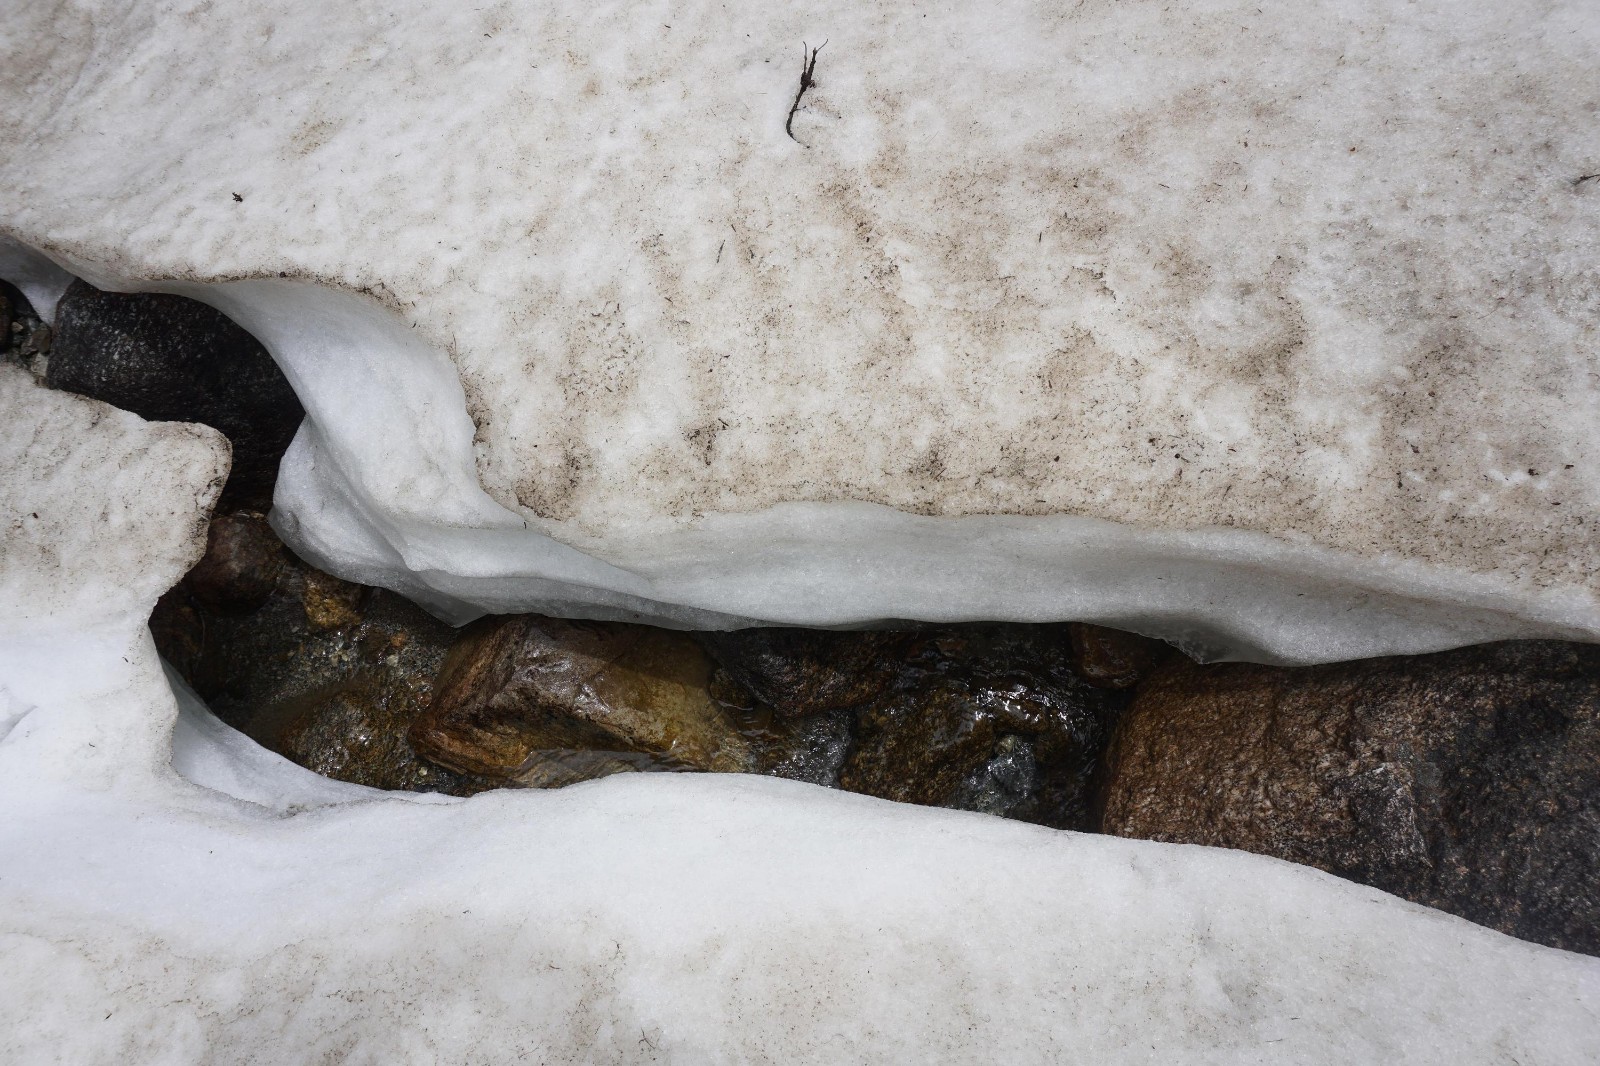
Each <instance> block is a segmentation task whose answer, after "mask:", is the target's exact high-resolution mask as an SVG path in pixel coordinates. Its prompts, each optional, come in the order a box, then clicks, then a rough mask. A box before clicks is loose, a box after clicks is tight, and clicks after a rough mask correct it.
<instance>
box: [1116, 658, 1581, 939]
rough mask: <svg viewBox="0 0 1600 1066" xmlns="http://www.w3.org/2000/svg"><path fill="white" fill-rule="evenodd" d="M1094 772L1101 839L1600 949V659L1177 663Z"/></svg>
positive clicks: (1142, 694)
mask: <svg viewBox="0 0 1600 1066" xmlns="http://www.w3.org/2000/svg"><path fill="white" fill-rule="evenodd" d="M1109 765H1110V770H1109V773H1108V777H1107V788H1106V794H1105V812H1104V828H1105V830H1106V831H1107V832H1112V833H1117V834H1120V835H1124V836H1135V837H1146V838H1151V839H1156V840H1168V841H1181V842H1187V843H1195V844H1211V845H1217V846H1221V847H1231V848H1241V849H1244V850H1246V851H1253V852H1258V853H1261V854H1265V855H1273V856H1277V857H1279V858H1283V859H1288V860H1290V861H1291V862H1297V863H1303V864H1306V865H1310V866H1316V867H1319V868H1321V869H1324V870H1327V871H1328V872H1330V873H1334V874H1337V875H1339V876H1341V877H1346V878H1350V879H1352V880H1355V881H1360V882H1363V883H1365V884H1369V885H1372V886H1374V887H1376V888H1380V889H1383V890H1384V891H1387V892H1392V893H1395V894H1396V895H1399V896H1403V897H1405V898H1407V899H1410V900H1413V901H1415V902H1418V903H1423V904H1427V905H1428V906H1432V907H1437V908H1439V909H1441V910H1445V911H1449V912H1451V913H1454V914H1459V915H1461V916H1462V917H1465V918H1469V919H1471V920H1472V921H1475V922H1479V923H1481V924H1483V925H1487V926H1490V927H1492V928H1495V929H1499V930H1501V931H1502V932H1505V933H1509V934H1511V935H1513V936H1517V937H1521V938H1523V939H1525V940H1533V941H1536V942H1539V943H1543V944H1550V945H1553V946H1556V947H1562V948H1567V949H1569V950H1573V951H1581V952H1585V953H1588V954H1600V648H1596V647H1593V646H1588V645H1576V644H1564V643H1555V642H1534V641H1529V642H1508V643H1503V644H1494V645H1487V646H1483V647H1476V648H1465V649H1461V650H1459V651H1453V652H1446V653H1443V654H1439V655H1428V656H1418V657H1413V658H1395V659H1378V660H1369V661H1365V662H1355V663H1346V664H1339V665H1334V666H1322V667H1311V668H1304V669H1281V668H1273V667H1264V666H1253V665H1243V664H1225V665H1215V666H1197V665H1195V664H1193V663H1189V662H1187V661H1184V660H1181V659H1175V660H1171V661H1169V662H1168V663H1167V664H1166V665H1165V666H1164V667H1163V668H1162V669H1161V671H1160V672H1159V673H1157V674H1156V675H1155V676H1153V677H1151V678H1150V679H1149V680H1148V681H1147V682H1146V683H1145V684H1144V685H1143V686H1142V687H1141V688H1140V690H1139V695H1138V698H1137V700H1136V701H1135V703H1134V705H1133V707H1132V708H1131V709H1130V711H1129V712H1128V714H1127V715H1126V716H1125V718H1124V719H1123V721H1122V723H1121V725H1120V728H1119V730H1118V732H1117V736H1116V740H1115V743H1114V746H1113V750H1112V755H1111V757H1110V761H1109Z"/></svg>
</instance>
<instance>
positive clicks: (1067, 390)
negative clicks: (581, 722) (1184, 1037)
mask: <svg viewBox="0 0 1600 1066" xmlns="http://www.w3.org/2000/svg"><path fill="white" fill-rule="evenodd" d="M0 35H4V36H5V37H6V38H7V39H8V43H14V44H15V45H16V47H13V48H9V49H8V51H10V52H11V53H12V54H15V55H19V56H22V57H24V58H23V60H22V61H20V62H17V63H12V64H7V65H6V67H5V69H4V70H0V101H4V102H5V103H6V106H5V107H3V108H0V139H3V140H4V142H5V143H6V144H8V145H10V146H13V147H12V150H10V151H8V152H7V153H6V154H5V157H4V158H3V159H0V188H4V189H6V190H7V199H6V201H5V205H4V209H3V211H0V235H6V234H8V235H9V236H10V237H11V238H12V239H13V242H14V243H13V244H11V245H0V275H4V276H11V277H15V278H18V279H20V280H27V281H29V283H30V284H31V285H33V286H34V289H33V291H35V292H38V293H40V294H42V296H43V297H48V294H49V291H50V290H49V284H54V283H58V282H59V275H58V274H51V273H50V271H49V270H48V269H45V267H44V266H43V265H42V264H46V263H48V264H55V265H57V267H62V266H64V267H66V268H68V269H70V270H72V271H73V272H75V273H78V274H80V275H82V276H85V277H88V278H89V279H90V280H93V281H95V282H96V283H97V284H101V285H109V286H115V287H120V288H141V287H143V288H161V289H168V290H171V291H177V292H184V293H187V294H189V295H195V296H199V297H200V298H202V299H206V300H208V301H210V302H213V303H215V304H217V305H218V306H220V307H222V308H224V309H225V310H227V311H228V312H229V313H230V314H233V315H234V316H235V317H237V318H238V319H239V320H240V321H241V322H243V323H244V324H245V325H246V326H248V327H249V328H250V329H252V331H254V332H256V333H257V334H258V335H259V336H260V337H261V338H262V339H263V340H264V341H265V342H266V343H267V345H268V347H269V348H270V349H271V350H272V352H273V354H274V356H275V357H276V358H278V359H279V360H280V362H281V363H282V364H283V365H284V366H285V369H286V370H287V371H288V373H289V375H290V377H291V378H292V379H293V381H294V382H295V385H296V387H297V389H298V390H299V391H300V392H301V396H302V399H303V400H304V402H305V405H306V408H307V411H308V421H307V423H306V426H305V430H304V432H303V433H302V435H301V438H300V440H299V441H298V442H297V444H296V446H295V448H294V450H293V452H292V454H291V455H290V457H289V459H288V461H287V464H286V468H285V472H284V478H283V481H282V483H281V485H280V491H281V495H280V498H279V501H278V516H277V523H278V525H279V528H280V529H281V530H282V531H283V532H284V533H285V535H286V537H287V538H288V539H289V540H290V542H291V543H292V544H293V545H294V546H295V547H296V548H297V550H301V551H302V552H304V553H305V554H308V555H309V556H311V557H312V558H314V559H315V560H317V561H318V562H319V563H321V564H323V565H326V566H328V567H329V568H330V569H332V570H334V571H335V572H338V573H341V574H343V575H345V576H348V577H352V578H356V579H359V580H363V581H369V582H377V583H381V584H385V585H389V586H391V587H394V588H397V589H400V590H402V591H405V592H407V593H408V594H411V595H413V596H415V597H416V598H418V599H420V600H422V601H423V602H426V603H429V604H430V605H431V606H432V607H433V608H434V609H435V610H437V611H439V612H440V613H441V614H444V615H445V616H447V617H451V618H457V619H460V618H465V617H469V616H470V615H472V614H474V613H476V612H478V611H482V610H506V609H538V610H544V611H550V612H553V613H568V614H590V615H601V616H608V617H627V618H646V619H652V620H656V621H661V622H665V623H668V624H678V625H697V626H711V625H737V624H741V623H744V622H748V621H751V620H762V621H776V622H790V623H809V624H826V625H835V624H857V623H863V622H872V621H877V620H883V619H890V618H897V617H898V618H907V617H909V618H922V619H935V620H951V619H963V618H1012V619H1024V620H1032V619H1043V618H1066V617H1074V618H1080V619H1084V620H1097V621H1102V622H1106V623H1111V624H1117V625H1122V626H1125V627H1128V628H1133V629H1138V630H1141V631H1144V632H1147V633H1153V634H1157V635H1162V636H1167V637H1170V638H1173V639H1176V640H1179V641H1181V642H1184V643H1185V644H1186V645H1187V646H1188V647H1190V648H1191V649H1192V650H1195V651H1198V652H1201V653H1204V654H1207V655H1211V656H1238V657H1250V658H1258V659H1265V660H1280V661H1297V662H1309V661H1320V660H1329V659H1340V658H1349V657H1354V656H1362V655H1372V654H1379V653H1383V652H1416V651H1425V650H1431V649H1437V648H1443V647H1448V646H1452V645H1457V644H1463V643H1470V642H1473V641H1479V640H1487V639H1493V638H1497V637H1514V636H1535V635H1546V636H1557V637H1576V638H1581V639H1593V638H1594V637H1595V636H1596V635H1597V634H1600V601H1597V599H1596V592H1597V586H1596V581H1597V578H1596V575H1597V574H1600V566H1597V565H1596V562H1597V560H1596V558H1595V555H1594V552H1595V550H1596V549H1595V547H1594V545H1595V538H1594V537H1593V536H1592V530H1593V528H1594V523H1595V521H1596V519H1597V507H1596V504H1597V502H1600V481H1597V479H1596V477H1595V473H1594V472H1595V469H1596V466H1595V464H1596V459H1597V458H1600V457H1597V455H1596V451H1597V439H1596V425H1597V424H1600V421H1597V418H1596V415H1597V414H1600V384H1597V378H1596V375H1595V373H1594V350H1595V337H1596V328H1597V325H1600V320H1597V319H1600V316H1597V313H1596V309H1595V299H1594V293H1595V291H1596V286H1597V285H1600V277H1597V275H1596V268H1595V265H1594V259H1593V254H1592V251H1593V248H1594V247H1595V246H1596V244H1597V241H1600V210H1597V203H1600V201H1597V200H1596V197H1597V196H1600V182H1596V181H1593V180H1588V181H1579V180H1577V179H1580V178H1583V177H1584V176H1586V175H1592V174H1593V173H1594V172H1595V171H1596V170H1600V161H1596V160H1595V158H1594V157H1593V155H1592V153H1593V151H1594V149H1593V145H1594V144H1595V143H1597V135H1600V129H1597V128H1596V125H1597V122H1600V117H1597V116H1600V83H1596V81H1595V80H1594V79H1593V78H1592V77H1591V76H1590V75H1591V73H1592V63H1593V57H1594V55H1595V54H1596V52H1597V49H1600V19H1597V18H1596V17H1595V16H1594V13H1593V10H1592V5H1591V4H1589V3H1587V2H1585V0H1550V2H1546V3H1541V4H1522V5H1510V6H1508V5H1505V4H1500V3H1495V2H1492V0H1469V2H1448V3H1447V2H1444V0H1426V2H1421V3H1413V4H1407V5H1403V6H1401V7H1396V6H1395V5H1392V4H1375V3H1363V2H1360V0H1319V2H1316V3H1309V4H1277V5H1265V6H1263V5H1260V4H1259V3H1258V2H1256V0H1249V2H1232V0H1209V2H1194V3H1185V4H1164V3H1153V2H1152V3H1112V2H1109V0H1090V2H1089V3H1084V4H1077V5H1074V6H1073V7H1071V8H1070V9H1068V10H1063V9H1061V8H1060V6H1059V5H1055V4H1047V3H1031V2H1025V0H1008V2H1004V3H999V4H993V3H982V4H978V3H952V4H948V5H943V6H939V7H937V8H936V9H931V10H923V9H913V8H893V7H883V6H875V5H862V4H856V3H847V2H844V0H809V2H807V3H803V4H798V5H787V6H785V7H784V8H783V9H782V10H781V11H779V10H774V9H771V8H770V7H769V6H766V5H754V4H752V5H742V6H739V5H736V6H734V7H733V8H732V9H730V8H728V7H727V6H725V5H720V4H711V3H687V4H675V5H671V6H670V7H668V6H664V5H660V4H648V3H647V4H613V5H604V4H601V5H596V4H592V3H586V4H582V5H576V6H574V5H561V4H547V5H534V6H528V5H515V6H509V5H490V6H487V7H484V8H481V9H477V8H473V7H470V6H462V5H459V4H452V3H444V2H440V0H407V2H404V3H392V4H386V5H383V6H382V8H381V9H378V8H368V7H365V6H362V5H359V4H357V5H341V6H339V7H338V8H337V9H335V10H326V11H324V10H319V11H318V12H317V13H316V16H315V17H314V18H313V17H290V16H286V15H284V14H283V13H281V12H279V11H278V10H276V9H274V8H272V7H270V6H267V7H263V6H262V5H259V4H252V3H247V2H245V0H217V2H213V3H209V4H206V5H201V6H193V5H190V4H188V3H187V2H184V0H151V2H146V3H141V4H139V5H136V6H134V7H132V8H123V7H119V8H117V9H116V10H115V11H112V10H111V9H110V8H109V7H108V6H104V5H100V4H96V3H67V4H61V5H44V4H40V5H30V6H26V7H24V8H23V9H22V10H21V11H19V12H17V13H15V14H14V15H13V17H11V18H8V19H7V20H6V21H5V25H4V26H3V27H0ZM823 40H826V41H827V44H826V45H825V47H824V48H823V50H822V52H821V53H820V58H819V61H818V67H817V80H818V85H817V86H815V87H814V88H812V89H811V90H809V91H808V92H807V94H806V96H805V98H804V100H803V101H802V102H801V107H800V109H799V110H798V112H797V113H796V115H795V120H794V123H793V133H794V138H793V139H791V138H790V137H789V136H787V135H786V134H785V131H784V124H785V120H786V118H787V116H788V112H789V108H790V104H791V102H792V101H793V97H794V93H795V90H796V89H797V88H798V83H799V73H800V64H799V58H800V57H799V46H800V42H801V41H809V42H810V43H811V44H813V45H815V44H818V43H820V42H822V41H823ZM1419 71H1426V76H1425V78H1423V79H1421V80H1419V74H1418V72H1419ZM26 249H34V250H37V251H38V252H43V253H47V256H46V257H45V258H39V257H38V256H36V255H34V254H33V253H30V252H28V251H27V250H26ZM8 264H9V265H8ZM52 269H55V267H53V268H52ZM52 278H54V279H55V280H54V281H53V282H52V281H51V280H50V279H52Z"/></svg>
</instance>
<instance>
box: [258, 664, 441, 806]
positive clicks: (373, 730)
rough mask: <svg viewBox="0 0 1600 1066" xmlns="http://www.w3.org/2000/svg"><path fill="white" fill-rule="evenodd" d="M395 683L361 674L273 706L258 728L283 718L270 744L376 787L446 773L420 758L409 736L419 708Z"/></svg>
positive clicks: (408, 784) (416, 782) (414, 784)
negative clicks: (407, 740) (321, 690)
mask: <svg viewBox="0 0 1600 1066" xmlns="http://www.w3.org/2000/svg"><path fill="white" fill-rule="evenodd" d="M396 695H397V694H396V693H395V691H394V690H393V688H392V687H389V686H385V685H383V684H382V683H374V682H373V681H372V680H371V679H368V678H356V679H354V680H352V681H350V682H347V683H345V684H343V685H339V686H337V687H335V688H334V689H333V690H331V691H325V692H316V693H312V694H310V695H308V696H306V697H301V698H300V699H297V700H293V701H290V702H289V703H287V704H283V705H280V706H278V707H277V708H274V709H273V710H272V711H269V712H268V714H267V715H265V716H263V719H264V721H259V722H258V723H257V728H258V729H259V728H260V727H261V726H263V725H267V724H269V723H271V722H272V720H273V719H275V718H281V719H282V722H281V728H280V729H278V730H277V735H276V736H265V737H263V738H262V739H263V740H265V741H267V742H268V744H269V746H271V747H274V748H276V749H277V750H278V751H279V752H281V753H282V754H284V755H286V756H288V757H289V758H290V759H293V760H294V761H295V762H297V763H299V764H300V765H301V766H304V767H306V768H307V769H308V770H315V771H316V772H317V773H319V774H323V775H325V776H327V777H333V778H337V779H338V780H340V781H353V782H355V783H356V784H358V785H370V786H371V787H373V788H388V789H416V788H418V787H420V786H425V785H428V784H431V783H435V782H431V781H430V780H429V779H430V777H434V778H437V779H440V780H442V779H443V778H444V777H446V776H447V775H446V774H444V773H443V772H442V771H440V770H438V769H437V768H435V767H430V766H428V765H427V764H426V763H424V762H422V761H421V760H420V759H418V758H417V755H416V753H415V752H414V751H412V750H411V745H410V744H408V743H407V742H406V729H407V727H409V726H410V724H411V721H412V719H413V718H414V717H415V713H416V709H415V706H414V705H413V704H411V703H410V702H409V701H407V700H405V699H403V698H400V699H396V698H395V697H396Z"/></svg>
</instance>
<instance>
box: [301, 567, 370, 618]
mask: <svg viewBox="0 0 1600 1066" xmlns="http://www.w3.org/2000/svg"><path fill="white" fill-rule="evenodd" d="M364 591H365V589H364V587H363V586H361V585H355V584H352V583H351V582H349V581H343V580H341V579H339V578H336V577H334V576H333V575H332V574H325V573H323V572H322V571H321V570H318V569H316V568H315V567H310V566H308V567H305V584H304V589H303V593H302V599H301V602H302V604H303V605H304V607H305V612H306V622H307V623H309V624H310V626H311V628H312V629H319V630H330V629H343V628H345V627H347V626H353V625H357V624H358V623H359V622H360V621H361V597H362V594H363V592H364Z"/></svg>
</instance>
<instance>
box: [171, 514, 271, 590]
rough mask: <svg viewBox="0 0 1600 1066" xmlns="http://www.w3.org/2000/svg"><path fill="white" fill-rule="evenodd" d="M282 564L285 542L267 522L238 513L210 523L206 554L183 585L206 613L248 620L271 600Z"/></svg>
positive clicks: (253, 515) (251, 515) (218, 518)
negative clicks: (245, 614)
mask: <svg viewBox="0 0 1600 1066" xmlns="http://www.w3.org/2000/svg"><path fill="white" fill-rule="evenodd" d="M283 563H284V551H283V542H282V541H280V540H279V539H278V535H277V534H276V533H274V532H273V531H272V527H271V526H269V525H267V520H266V517H265V516H264V515H262V514H261V513H259V512H255V511H237V512H234V513H233V514H221V515H217V516H216V517H215V518H213V519H212V520H211V529H210V532H209V534H208V535H207V539H206V554H205V555H204V557H202V558H201V560H200V561H199V562H198V563H196V564H195V567H194V569H192V570H190V571H189V573H188V574H187V575H186V576H185V579H184V580H185V582H186V583H187V585H188V591H189V593H190V595H192V596H193V597H194V598H195V600H196V601H197V602H198V603H199V604H201V605H202V606H204V607H205V608H206V609H208V610H211V611H216V612H219V613H222V614H244V613H246V612H249V611H253V610H255V609H256V608H257V607H260V606H261V605H262V604H263V603H265V602H266V600H267V597H268V596H270V595H272V590H273V589H274V588H275V587H277V583H278V574H279V572H280V571H282V569H283Z"/></svg>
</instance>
